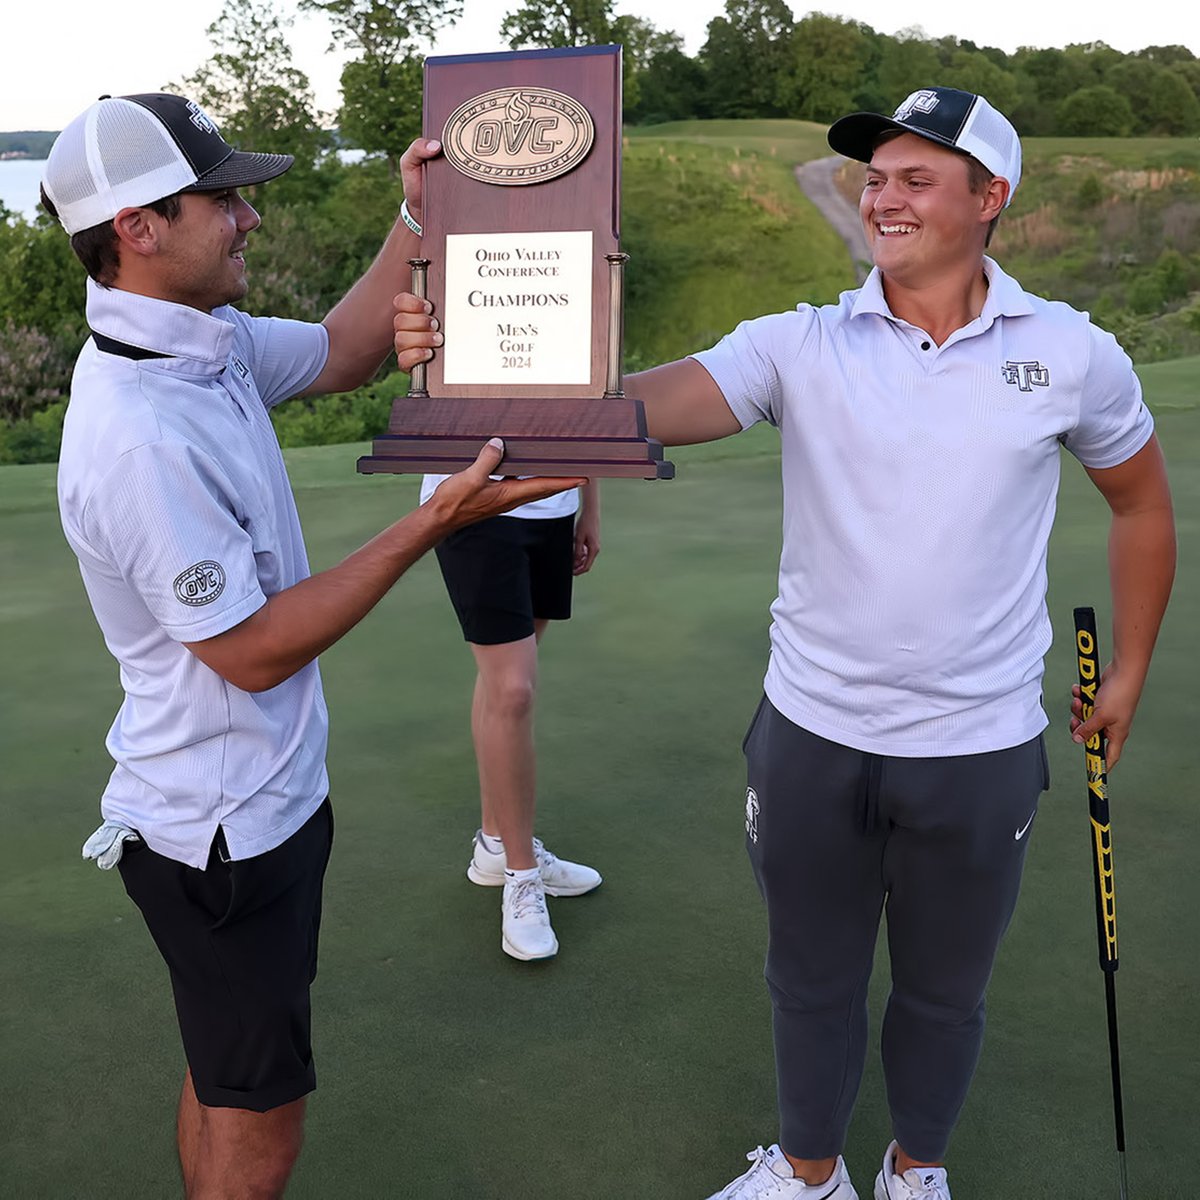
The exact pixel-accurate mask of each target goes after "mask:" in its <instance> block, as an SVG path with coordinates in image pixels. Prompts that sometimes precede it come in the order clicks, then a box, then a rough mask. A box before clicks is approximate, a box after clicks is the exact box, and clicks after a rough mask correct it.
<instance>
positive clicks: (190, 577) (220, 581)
mask: <svg viewBox="0 0 1200 1200" xmlns="http://www.w3.org/2000/svg"><path fill="white" fill-rule="evenodd" d="M174 586H175V597H176V599H177V600H179V601H180V602H181V603H182V604H190V605H192V606H193V607H195V606H196V605H199V604H211V603H212V602H213V601H214V600H215V599H216V598H217V597H218V596H219V595H220V594H221V593H222V592H223V591H224V590H225V570H224V568H223V567H222V566H221V564H220V563H218V562H213V561H212V560H211V559H208V560H206V561H205V562H198V563H193V564H192V565H191V566H190V567H188V569H187V570H186V571H180V573H179V574H178V575H176V576H175V585H174Z"/></svg>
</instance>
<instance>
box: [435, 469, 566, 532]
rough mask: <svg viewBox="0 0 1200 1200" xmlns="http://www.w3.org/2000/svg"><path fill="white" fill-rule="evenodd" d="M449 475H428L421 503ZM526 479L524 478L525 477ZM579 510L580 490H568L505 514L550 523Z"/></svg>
mask: <svg viewBox="0 0 1200 1200" xmlns="http://www.w3.org/2000/svg"><path fill="white" fill-rule="evenodd" d="M449 478H450V476H449V475H426V476H425V477H424V478H423V479H422V480H421V503H422V504H424V503H425V501H426V500H428V499H429V497H430V496H432V495H433V493H434V492H436V491H437V490H438V488H439V487H441V485H442V484H443V483H445V482H446V480H447V479H449ZM492 478H493V479H503V478H504V477H503V476H502V475H493V476H492ZM523 478H524V477H523ZM578 510H579V489H578V488H568V489H567V490H566V491H565V492H556V493H555V494H554V495H553V496H547V497H545V499H543V500H531V501H530V502H529V503H528V504H521V505H519V506H518V507H516V508H512V509H509V511H508V512H506V513H504V516H506V517H522V518H524V519H525V520H535V521H549V520H553V519H554V518H555V517H573V516H574V515H575V513H576V512H577V511H578Z"/></svg>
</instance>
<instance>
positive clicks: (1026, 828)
mask: <svg viewBox="0 0 1200 1200" xmlns="http://www.w3.org/2000/svg"><path fill="white" fill-rule="evenodd" d="M1036 816H1037V809H1034V811H1033V816H1031V817H1030V818H1029V820H1028V821H1026V822H1025V824H1024V825H1022V826H1021V828H1020V829H1018V830H1017V832H1016V833H1014V834H1013V841H1014V842H1019V841H1020V840H1021V839H1022V838H1023V837H1024V836H1025V834H1026V833H1027V832H1028V831H1029V827H1030V825H1032V824H1033V818H1034V817H1036Z"/></svg>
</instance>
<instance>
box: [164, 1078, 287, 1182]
mask: <svg viewBox="0 0 1200 1200" xmlns="http://www.w3.org/2000/svg"><path fill="white" fill-rule="evenodd" d="M304 1108H305V1101H304V1099H300V1100H293V1101H292V1102H291V1103H290V1104H283V1105H280V1107H278V1108H273V1109H271V1110H270V1111H269V1112H265V1113H259V1112H251V1111H250V1110H249V1109H244V1108H209V1107H208V1106H206V1105H204V1104H201V1103H200V1101H199V1100H198V1099H197V1098H196V1093H195V1090H194V1088H193V1087H192V1076H191V1072H189V1073H188V1074H187V1076H186V1077H185V1078H184V1081H183V1094H182V1096H181V1097H180V1102H179V1127H178V1129H179V1161H180V1164H181V1165H182V1167H183V1182H184V1189H185V1194H186V1196H187V1200H278V1197H281V1196H282V1195H283V1192H284V1188H285V1187H286V1186H287V1181H288V1178H289V1176H290V1175H291V1173H292V1167H293V1166H294V1165H295V1163H296V1159H297V1157H298V1156H299V1154H300V1146H301V1143H302V1141H303V1138H304Z"/></svg>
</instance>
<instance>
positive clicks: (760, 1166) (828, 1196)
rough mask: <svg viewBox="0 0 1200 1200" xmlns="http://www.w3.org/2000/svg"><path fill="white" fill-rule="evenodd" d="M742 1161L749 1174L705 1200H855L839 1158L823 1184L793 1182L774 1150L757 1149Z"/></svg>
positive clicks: (792, 1174) (788, 1168)
mask: <svg viewBox="0 0 1200 1200" xmlns="http://www.w3.org/2000/svg"><path fill="white" fill-rule="evenodd" d="M746 1157H747V1158H748V1159H749V1160H750V1162H751V1167H750V1170H748V1171H747V1172H746V1173H745V1174H744V1175H739V1176H738V1177H737V1178H736V1179H735V1180H733V1182H732V1183H730V1184H728V1185H727V1186H726V1187H725V1188H723V1189H722V1190H721V1191H719V1192H714V1193H713V1194H712V1195H711V1196H709V1198H708V1200H768V1198H769V1200H858V1193H857V1192H856V1191H855V1190H854V1185H853V1184H852V1183H851V1182H850V1176H849V1175H848V1174H847V1173H846V1164H845V1163H844V1162H843V1161H842V1159H841V1158H840V1157H839V1158H838V1160H837V1166H835V1167H834V1168H833V1174H832V1175H831V1176H830V1177H829V1178H828V1179H827V1180H825V1182H824V1183H805V1182H804V1180H803V1179H797V1178H796V1175H795V1172H793V1170H792V1164H791V1163H790V1162H788V1160H787V1157H786V1155H785V1154H784V1153H783V1151H782V1150H780V1148H779V1147H778V1146H772V1147H771V1148H770V1149H769V1150H764V1149H763V1148H762V1147H761V1146H759V1147H757V1148H756V1149H754V1150H751V1151H750V1153H749V1154H747V1155H746Z"/></svg>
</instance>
